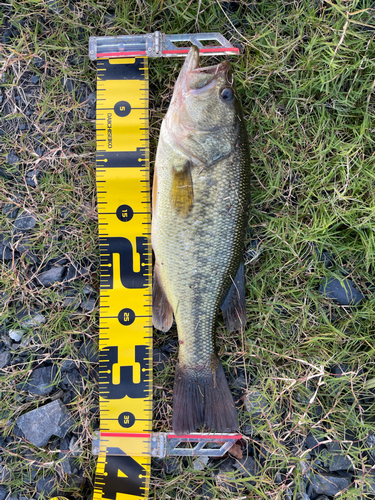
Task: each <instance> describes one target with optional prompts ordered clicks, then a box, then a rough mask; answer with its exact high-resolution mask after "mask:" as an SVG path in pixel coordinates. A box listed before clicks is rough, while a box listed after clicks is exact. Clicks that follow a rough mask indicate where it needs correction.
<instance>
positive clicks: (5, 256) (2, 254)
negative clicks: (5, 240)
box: [0, 243, 13, 260]
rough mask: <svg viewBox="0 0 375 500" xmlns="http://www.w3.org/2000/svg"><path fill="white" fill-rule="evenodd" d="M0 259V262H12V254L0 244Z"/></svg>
mask: <svg viewBox="0 0 375 500" xmlns="http://www.w3.org/2000/svg"><path fill="white" fill-rule="evenodd" d="M0 259H1V260H12V259H13V252H12V250H11V249H10V248H8V247H6V246H5V245H3V244H2V243H0Z"/></svg>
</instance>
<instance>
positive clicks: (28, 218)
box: [14, 212, 37, 231]
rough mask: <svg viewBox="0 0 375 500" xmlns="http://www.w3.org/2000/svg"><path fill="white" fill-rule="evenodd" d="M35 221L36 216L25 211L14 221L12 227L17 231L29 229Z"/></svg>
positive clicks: (33, 225)
mask: <svg viewBox="0 0 375 500" xmlns="http://www.w3.org/2000/svg"><path fill="white" fill-rule="evenodd" d="M36 223H37V219H36V217H34V216H33V215H32V214H30V213H27V212H22V213H21V214H19V215H18V217H17V219H16V220H15V221H14V227H15V228H16V229H18V230H19V231H30V229H33V228H34V227H35V225H36Z"/></svg>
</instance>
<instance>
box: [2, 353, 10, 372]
mask: <svg viewBox="0 0 375 500" xmlns="http://www.w3.org/2000/svg"><path fill="white" fill-rule="evenodd" d="M10 359H11V356H10V352H9V351H3V352H1V353H0V369H1V368H5V367H6V366H8V365H9V364H10Z"/></svg>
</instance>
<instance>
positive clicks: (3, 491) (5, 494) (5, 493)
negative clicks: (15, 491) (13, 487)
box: [0, 486, 8, 500]
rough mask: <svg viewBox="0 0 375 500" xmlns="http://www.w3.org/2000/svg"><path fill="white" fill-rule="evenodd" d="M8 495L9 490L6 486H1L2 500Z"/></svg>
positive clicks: (0, 494)
mask: <svg viewBox="0 0 375 500" xmlns="http://www.w3.org/2000/svg"><path fill="white" fill-rule="evenodd" d="M7 495H8V490H7V489H6V488H5V487H4V486H0V500H4V499H5V498H6V497H7Z"/></svg>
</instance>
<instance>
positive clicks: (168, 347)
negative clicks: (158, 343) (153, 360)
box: [161, 339, 178, 356]
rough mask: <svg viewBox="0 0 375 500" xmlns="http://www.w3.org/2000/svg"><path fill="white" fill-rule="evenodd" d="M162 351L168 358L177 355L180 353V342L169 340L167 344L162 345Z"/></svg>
mask: <svg viewBox="0 0 375 500" xmlns="http://www.w3.org/2000/svg"><path fill="white" fill-rule="evenodd" d="M161 351H163V352H164V353H165V354H166V355H167V356H169V355H170V354H175V353H176V352H177V351H178V341H177V340H176V339H168V340H167V342H166V343H165V344H163V345H162V347H161Z"/></svg>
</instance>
